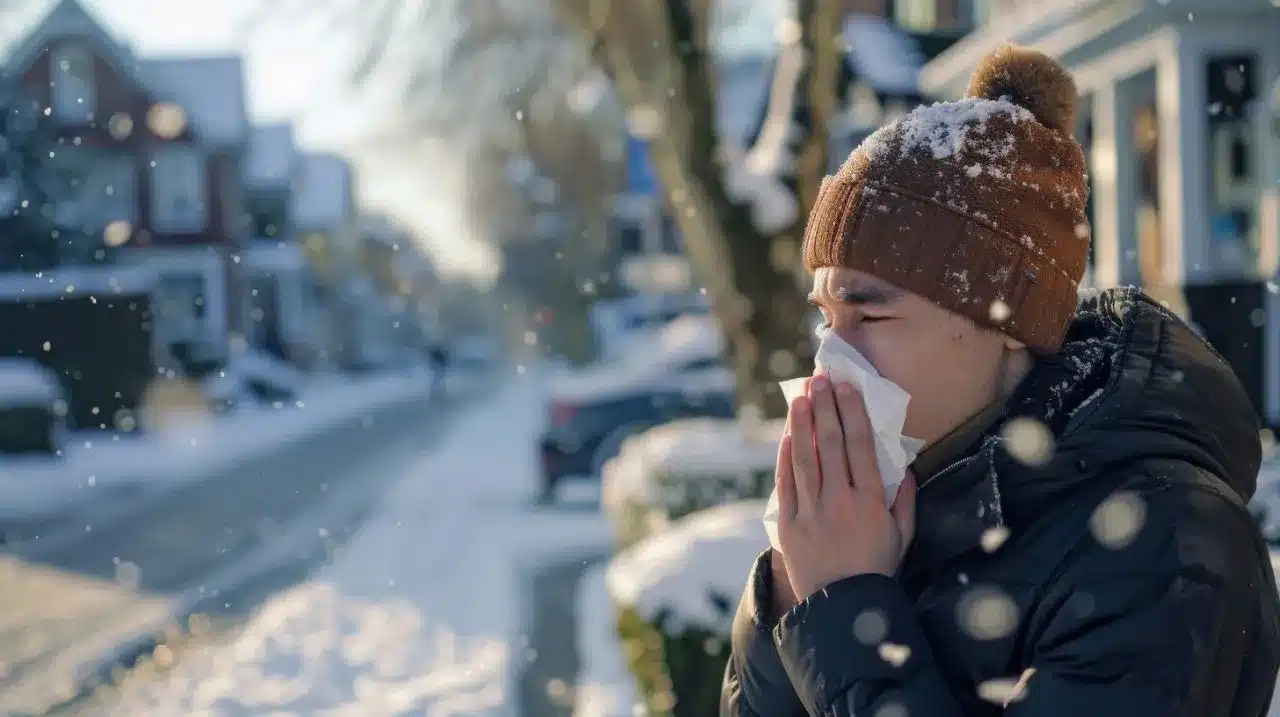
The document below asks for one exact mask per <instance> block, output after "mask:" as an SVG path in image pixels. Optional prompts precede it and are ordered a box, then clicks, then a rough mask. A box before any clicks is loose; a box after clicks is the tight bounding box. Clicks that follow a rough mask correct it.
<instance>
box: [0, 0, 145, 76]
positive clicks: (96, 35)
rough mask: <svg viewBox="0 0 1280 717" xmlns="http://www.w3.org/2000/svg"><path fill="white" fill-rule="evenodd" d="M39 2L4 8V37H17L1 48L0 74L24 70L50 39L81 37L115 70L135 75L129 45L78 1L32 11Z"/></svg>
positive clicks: (64, 2)
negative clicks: (106, 27)
mask: <svg viewBox="0 0 1280 717" xmlns="http://www.w3.org/2000/svg"><path fill="white" fill-rule="evenodd" d="M39 5H40V3H29V4H27V5H26V7H23V5H22V4H21V3H19V4H18V7H16V8H15V7H6V8H5V9H4V13H5V14H4V17H5V25H6V27H5V31H6V32H5V35H6V37H8V38H14V37H19V38H20V39H19V40H18V42H17V43H16V44H12V45H9V46H7V47H2V48H0V74H3V73H14V74H20V73H22V72H24V71H25V70H26V69H27V68H28V67H30V66H31V63H33V62H35V61H36V59H37V58H39V57H40V56H41V54H43V53H44V51H45V48H46V47H47V46H48V44H49V42H50V41H52V40H57V39H61V38H68V37H77V38H79V37H84V38H88V39H90V40H92V41H94V42H95V43H97V44H98V47H99V49H100V50H101V51H102V52H103V53H104V54H105V56H106V58H107V59H108V60H110V61H111V62H112V63H113V64H114V65H115V68H116V69H117V70H119V71H120V72H123V73H125V74H126V75H128V76H131V77H132V76H133V75H134V70H135V62H134V59H133V54H132V53H131V52H130V51H129V48H128V47H127V46H125V45H124V44H122V43H120V42H119V41H117V40H116V39H115V38H113V37H111V35H110V34H109V33H108V32H107V31H106V29H105V28H104V27H103V25H102V23H101V22H99V21H98V20H97V18H95V17H94V16H93V15H92V14H90V13H89V12H88V11H87V10H86V9H85V8H84V7H83V6H82V5H81V4H80V3H79V2H76V0H61V1H60V2H58V4H56V5H54V6H53V7H51V8H49V10H48V11H47V12H45V13H43V14H41V13H39V12H31V11H32V10H35V9H36V8H38V6H39ZM24 12H25V14H26V16H25V17H23V15H24ZM135 79H136V78H135Z"/></svg>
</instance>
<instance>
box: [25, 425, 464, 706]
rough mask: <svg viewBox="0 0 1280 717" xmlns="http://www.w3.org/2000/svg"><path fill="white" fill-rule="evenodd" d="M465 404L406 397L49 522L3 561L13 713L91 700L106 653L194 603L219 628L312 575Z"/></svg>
mask: <svg viewBox="0 0 1280 717" xmlns="http://www.w3.org/2000/svg"><path fill="white" fill-rule="evenodd" d="M455 408H456V407H455V406H453V405H452V404H450V403H449V402H448V401H447V400H442V401H437V402H434V403H428V402H426V401H406V402H404V403H401V404H398V405H395V406H392V407H389V408H385V409H382V410H379V411H377V412H375V413H373V414H371V415H368V416H355V417H352V418H351V419H350V420H348V421H345V422H343V423H341V424H340V425H338V426H337V427H335V428H332V429H330V430H327V431H325V432H324V433H322V434H319V435H316V436H313V437H311V438H309V439H306V440H303V441H300V442H297V443H294V444H291V445H287V446H282V447H281V449H280V450H279V451H277V452H275V453H273V454H271V455H268V456H263V457H260V458H256V459H252V460H250V461H248V462H247V463H245V464H242V465H240V466H239V467H237V468H236V469H235V470H232V471H228V472H226V473H225V474H222V475H218V476H216V477H214V478H212V479H210V480H206V481H203V482H200V483H196V484H190V485H183V486H180V487H177V488H174V489H172V490H169V491H166V492H163V493H159V494H157V495H154V496H152V495H148V496H142V497H139V499H138V500H137V501H136V502H135V503H134V504H133V505H132V507H131V509H130V510H127V511H123V512H121V511H117V510H112V511H110V514H108V513H106V512H104V513H103V514H101V515H96V516H95V515H93V513H92V511H90V512H89V513H88V514H87V515H86V514H76V515H68V516H65V517H64V519H63V520H62V521H61V522H59V521H58V520H56V519H55V520H52V521H48V520H47V521H43V522H42V524H41V525H39V526H38V530H37V529H35V528H33V529H32V530H31V532H39V533H40V534H41V539H40V540H37V541H28V542H25V543H20V544H16V545H10V546H9V551H8V552H7V553H0V585H3V586H4V587H3V589H2V590H0V716H3V717H9V715H15V714H38V713H41V712H43V711H46V710H48V709H51V708H53V707H55V706H57V705H58V704H61V703H64V702H67V701H72V702H74V701H75V700H76V699H79V698H80V697H83V696H84V695H83V693H82V690H83V689H84V688H85V684H84V675H85V671H86V670H87V669H88V668H91V667H96V666H97V665H96V664H95V663H96V662H97V661H98V660H100V659H101V657H102V655H105V654H109V653H111V652H113V650H114V649H116V648H118V646H119V645H120V644H121V641H122V638H123V637H125V636H127V635H128V634H130V633H137V632H138V630H139V629H140V628H142V627H144V626H145V627H146V628H147V629H148V630H150V631H154V626H155V625H157V624H160V623H163V622H165V621H171V620H167V619H168V618H169V617H171V616H172V614H173V613H174V611H175V610H176V611H177V612H179V613H185V612H187V611H188V608H190V607H191V606H192V605H193V602H192V601H193V600H199V602H198V603H197V604H198V608H199V610H200V612H201V614H202V619H201V621H200V624H201V625H204V626H206V629H207V626H208V625H210V624H213V623H214V622H216V621H217V620H220V619H225V620H234V619H235V618H236V616H237V615H241V614H243V613H244V612H245V611H247V610H249V609H250V608H252V607H253V605H254V604H256V602H257V601H258V600H260V599H261V598H262V597H265V596H266V595H269V594H270V593H272V592H274V591H276V590H279V589H282V588H284V587H286V586H288V585H289V584H291V583H293V582H295V581H297V580H300V579H301V578H303V577H304V576H305V575H306V573H307V572H308V571H309V570H310V569H311V568H312V567H314V566H315V565H317V564H318V563H319V562H320V561H322V560H323V559H325V557H326V556H328V555H330V554H331V552H332V551H333V550H335V549H337V548H339V547H340V546H341V544H342V543H343V542H344V541H345V539H346V537H347V536H348V535H349V534H350V533H351V531H352V530H353V529H354V527H355V526H357V525H358V524H359V523H360V522H361V521H362V520H363V518H364V516H365V515H366V514H367V512H368V510H369V509H370V508H371V507H372V506H373V504H374V502H375V501H376V499H377V497H378V496H379V495H380V494H381V492H382V491H383V490H384V489H385V488H386V487H387V485H388V483H389V481H391V480H393V479H394V478H395V477H396V475H397V473H398V472H397V468H398V467H399V466H400V465H401V464H402V463H403V462H404V461H407V460H409V459H410V458H411V457H413V456H415V455H418V454H420V453H421V451H422V449H423V448H425V447H427V446H429V445H430V444H431V443H432V442H433V441H435V440H436V438H437V436H438V434H439V433H440V429H441V428H442V427H443V426H444V425H445V424H446V423H447V421H448V417H449V416H450V415H452V414H454V413H456V410H455ZM86 521H87V524H88V525H89V526H91V527H89V528H88V529H86V527H85V525H86ZM250 564H253V565H255V566H256V568H255V569H251V570H240V567H241V566H246V565H250ZM228 585H230V586H231V587H228ZM179 605H180V606H181V607H175V606H179ZM192 609H194V608H192ZM191 625H192V626H194V623H191ZM186 627H188V625H187V624H185V623H184V625H182V627H180V628H179V627H177V626H175V632H181V630H182V629H184V628H186ZM175 637H176V635H175ZM140 649H142V648H140ZM146 649H149V648H146ZM120 657H121V658H122V659H130V658H132V657H136V655H129V654H127V653H122V654H121V655H120Z"/></svg>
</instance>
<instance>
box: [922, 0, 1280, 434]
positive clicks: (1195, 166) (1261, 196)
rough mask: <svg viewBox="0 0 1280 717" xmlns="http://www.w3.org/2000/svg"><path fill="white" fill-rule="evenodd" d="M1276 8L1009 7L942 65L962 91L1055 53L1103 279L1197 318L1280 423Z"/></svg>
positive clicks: (1279, 17)
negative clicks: (994, 64) (997, 50)
mask: <svg viewBox="0 0 1280 717" xmlns="http://www.w3.org/2000/svg"><path fill="white" fill-rule="evenodd" d="M1277 37H1280V7H1277V6H1276V4H1275V3H1273V2H1270V1H1269V0H1216V1H1215V2H1209V1H1208V0H1194V1H1191V0H1188V1H1184V2H1167V3H1166V2H1138V1H1136V0H1132V1H1130V0H1125V1H1121V2H1116V1H1114V0H1046V1H1045V2H1037V3H1031V2H1025V1H1021V2H1019V1H1017V0H1000V1H998V2H993V3H991V8H990V14H989V16H988V18H987V22H986V23H985V24H984V25H983V26H982V27H980V28H978V29H977V30H976V31H974V32H973V33H972V34H970V35H969V36H968V37H967V38H966V39H965V40H963V41H961V42H959V43H957V44H956V45H955V46H954V47H952V48H951V49H950V50H948V51H946V52H944V53H942V54H941V55H939V56H938V57H937V58H936V59H934V60H933V61H932V62H931V63H929V65H928V66H926V68H925V70H924V72H923V73H922V75H921V79H922V84H923V86H924V88H925V89H926V91H929V92H932V93H936V94H938V95H940V96H945V97H955V96H958V95H959V94H961V92H962V91H963V88H964V85H965V82H966V81H967V78H968V74H969V72H970V71H971V70H972V69H973V66H974V65H975V64H976V63H977V61H978V59H979V58H980V57H981V56H982V55H983V54H985V53H986V52H988V51H989V50H991V49H993V48H994V47H996V46H997V44H999V43H1002V42H1006V41H1013V42H1016V43H1019V44H1024V45H1029V46H1032V47H1035V48H1037V49H1040V50H1042V51H1044V52H1046V53H1048V54H1050V55H1052V56H1054V57H1056V58H1058V59H1059V60H1060V61H1061V62H1062V63H1063V64H1064V65H1065V66H1066V67H1067V69H1069V70H1070V71H1071V72H1072V74H1073V75H1074V76H1075V79H1076V83H1077V85H1078V86H1079V89H1080V92H1081V97H1082V102H1081V111H1080V113H1079V128H1078V137H1079V139H1080V140H1081V142H1082V143H1083V144H1084V145H1085V148H1086V156H1087V157H1088V159H1089V161H1090V165H1091V167H1090V170H1091V171H1090V175H1091V180H1092V183H1093V186H1092V192H1091V207H1090V213H1091V224H1092V230H1093V249H1092V254H1093V256H1092V261H1091V268H1092V273H1093V278H1094V281H1095V283H1096V284H1098V285H1099V286H1113V285H1118V284H1119V285H1125V284H1137V285H1141V286H1142V287H1143V288H1144V289H1146V290H1147V291H1148V292H1150V293H1152V294H1153V295H1154V296H1156V298H1158V299H1160V300H1162V301H1165V302H1166V303H1167V304H1168V305H1169V306H1170V308H1171V309H1173V310H1175V311H1177V312H1179V313H1181V314H1183V315H1184V316H1186V317H1188V318H1190V320H1191V321H1192V322H1193V323H1195V324H1196V325H1197V326H1198V327H1199V328H1200V329H1201V330H1202V331H1203V332H1204V334H1205V336H1206V337H1207V338H1208V339H1209V340H1210V341H1211V342H1212V343H1213V344H1214V345H1215V347H1216V348H1217V349H1218V350H1219V352H1221V353H1222V354H1223V356H1224V358H1226V359H1227V361H1228V362H1230V363H1231V365H1232V367H1233V368H1234V369H1235V371H1236V373H1237V374H1238V375H1239V376H1240V378H1241V380H1242V382H1243V383H1244V384H1245V388H1246V389H1247V390H1248V391H1249V393H1250V394H1251V395H1252V396H1253V397H1254V400H1255V405H1256V407H1257V408H1258V409H1259V412H1260V413H1261V414H1262V415H1264V416H1265V417H1266V419H1267V421H1268V422H1269V423H1271V424H1272V425H1278V424H1280V337H1278V336H1277V333H1278V332H1280V305H1277V304H1276V301H1277V300H1276V299H1275V297H1274V296H1273V295H1272V294H1271V293H1270V292H1268V291H1267V289H1266V285H1267V282H1268V281H1269V280H1271V279H1273V278H1274V277H1275V274H1276V269H1277V257H1278V256H1280V133H1278V132H1277V107H1276V105H1275V99H1274V97H1275V96H1274V95H1271V96H1270V97H1268V93H1270V92H1274V89H1273V88H1275V87H1276V84H1277V81H1278V78H1280V44H1278V43H1277V42H1276V38H1277Z"/></svg>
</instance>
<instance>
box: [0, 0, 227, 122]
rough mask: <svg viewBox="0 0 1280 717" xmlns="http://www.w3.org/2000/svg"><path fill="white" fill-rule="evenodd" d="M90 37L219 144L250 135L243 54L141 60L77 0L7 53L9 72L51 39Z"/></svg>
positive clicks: (61, 5)
mask: <svg viewBox="0 0 1280 717" xmlns="http://www.w3.org/2000/svg"><path fill="white" fill-rule="evenodd" d="M72 37H75V38H85V39H87V40H89V41H91V42H92V43H93V44H94V46H95V48H96V49H97V50H98V52H99V53H100V55H101V57H102V58H103V59H104V60H106V61H107V62H108V63H109V64H110V65H111V66H112V67H113V68H114V69H115V70H116V71H117V72H119V73H120V74H121V75H122V76H123V77H125V78H127V79H129V80H131V81H133V82H135V83H136V84H137V85H138V87H139V88H140V89H142V90H143V91H144V92H146V93H148V94H150V95H152V96H153V97H154V99H156V100H160V101H166V102H173V103H174V104H177V105H180V106H181V107H182V109H183V110H184V111H185V112H186V114H187V119H188V121H189V122H190V123H191V124H192V127H193V128H194V129H195V131H196V134H197V135H199V136H200V138H201V139H204V140H206V141H208V142H210V143H212V144H215V145H234V144H240V143H242V142H244V141H245V140H246V139H247V135H248V125H249V120H248V112H247V110H246V108H245V86H244V68H243V61H242V60H241V59H240V58H239V57H235V56H225V57H173V58H150V59H143V60H139V59H138V58H137V57H136V56H135V55H134V54H133V52H131V51H130V50H129V48H128V47H127V46H126V45H125V44H124V43H122V42H120V41H119V40H117V39H116V38H114V37H112V36H111V34H110V33H109V32H107V30H106V28H105V26H104V25H103V24H102V23H101V22H100V21H99V20H98V19H97V18H95V17H94V16H93V15H92V14H90V13H89V12H88V11H87V10H86V9H85V8H84V7H83V6H82V5H81V4H80V3H79V2H77V0H60V1H59V2H58V4H56V5H54V6H53V8H51V9H50V10H49V12H48V13H46V14H45V15H44V16H43V17H42V18H40V19H39V20H38V21H37V22H35V23H34V24H33V25H32V26H31V28H30V29H28V30H27V32H26V34H25V35H24V36H22V39H21V40H20V41H19V42H18V43H17V44H16V45H15V46H14V47H13V48H12V49H11V50H10V52H8V53H7V55H6V56H5V58H4V68H5V69H4V72H6V73H15V74H16V73H21V72H23V71H25V70H26V69H27V68H28V67H30V66H31V63H33V62H35V60H36V59H37V58H38V57H39V56H40V54H41V53H42V52H44V50H45V48H46V47H47V46H48V45H49V43H50V42H51V41H54V40H58V39H63V38H72Z"/></svg>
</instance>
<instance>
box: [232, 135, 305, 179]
mask: <svg viewBox="0 0 1280 717" xmlns="http://www.w3.org/2000/svg"><path fill="white" fill-rule="evenodd" d="M297 161H298V148H297V145H296V144H295V143H294V140H293V125H289V124H270V125H257V126H255V127H253V128H252V129H251V130H250V132H249V148H248V150H247V151H246V153H245V161H244V179H245V183H246V185H248V186H249V187H251V188H266V189H271V188H277V187H279V188H288V187H289V186H290V185H291V184H292V183H293V175H294V170H295V167H296V165H297Z"/></svg>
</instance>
